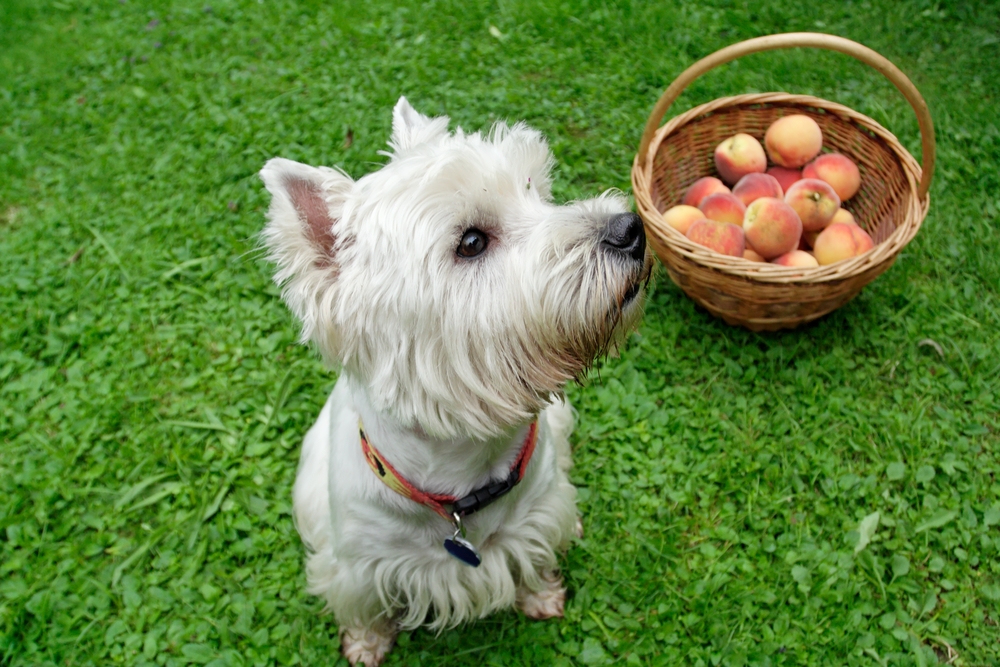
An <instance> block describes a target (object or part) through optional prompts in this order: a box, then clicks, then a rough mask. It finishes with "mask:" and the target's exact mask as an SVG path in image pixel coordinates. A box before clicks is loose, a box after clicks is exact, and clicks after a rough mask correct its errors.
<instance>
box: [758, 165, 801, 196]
mask: <svg viewBox="0 0 1000 667" xmlns="http://www.w3.org/2000/svg"><path fill="white" fill-rule="evenodd" d="M765 173H767V174H768V175H769V176H774V178H775V179H777V181H778V184H779V185H781V191H782V192H788V188H790V187H792V183H794V182H795V181H801V180H802V170H801V169H789V168H788V167H771V168H770V169H768V170H767V172H765Z"/></svg>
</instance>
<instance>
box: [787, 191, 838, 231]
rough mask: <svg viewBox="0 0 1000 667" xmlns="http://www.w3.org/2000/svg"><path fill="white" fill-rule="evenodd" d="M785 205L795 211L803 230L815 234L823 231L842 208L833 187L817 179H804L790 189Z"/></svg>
mask: <svg viewBox="0 0 1000 667" xmlns="http://www.w3.org/2000/svg"><path fill="white" fill-rule="evenodd" d="M785 203H786V204H788V205H789V206H791V207H792V208H793V209H795V212H796V213H798V214H799V219H800V220H801V221H802V229H804V230H805V231H807V232H814V231H817V230H819V229H823V228H824V227H826V226H827V225H828V224H830V220H831V219H833V214H834V213H836V212H837V209H838V208H840V197H838V196H837V193H836V192H835V191H834V189H833V187H832V186H831V185H830V184H829V183H827V182H825V181H821V180H819V179H817V178H803V179H802V180H801V181H799V182H797V183H795V184H794V185H792V187H790V188H788V192H786V193H785Z"/></svg>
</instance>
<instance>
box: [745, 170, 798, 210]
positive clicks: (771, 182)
mask: <svg viewBox="0 0 1000 667" xmlns="http://www.w3.org/2000/svg"><path fill="white" fill-rule="evenodd" d="M733 196H734V197H736V198H737V199H739V200H740V201H741V202H743V205H744V206H748V205H750V203H751V202H752V201H754V200H755V199H760V198H761V197H776V198H777V199H782V198H784V196H785V189H784V188H783V187H781V183H779V182H778V179H776V178H775V177H774V176H768V175H767V174H747V175H746V176H744V177H743V178H741V179H740V180H739V181H737V182H736V185H734V186H733Z"/></svg>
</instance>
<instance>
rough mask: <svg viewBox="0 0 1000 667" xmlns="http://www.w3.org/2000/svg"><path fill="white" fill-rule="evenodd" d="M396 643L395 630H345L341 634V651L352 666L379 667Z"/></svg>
mask: <svg viewBox="0 0 1000 667" xmlns="http://www.w3.org/2000/svg"><path fill="white" fill-rule="evenodd" d="M395 641H396V630H395V628H392V629H390V628H382V627H380V628H345V629H343V630H341V632H340V648H341V651H343V653H344V657H345V658H347V661H348V662H349V663H351V664H352V665H364V666H365V667H378V665H379V664H381V663H382V659H383V658H385V654H386V653H388V651H389V649H391V648H392V644H393V642H395Z"/></svg>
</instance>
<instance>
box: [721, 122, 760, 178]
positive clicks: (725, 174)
mask: <svg viewBox="0 0 1000 667" xmlns="http://www.w3.org/2000/svg"><path fill="white" fill-rule="evenodd" d="M715 168H716V169H718V170H719V174H720V175H721V176H722V180H724V181H725V182H726V183H728V184H730V185H732V184H733V183H735V182H736V181H738V180H740V179H741V178H743V177H744V176H746V175H747V174H754V173H764V170H765V169H767V155H765V154H764V147H763V146H761V145H760V142H759V141H757V140H756V139H754V138H753V137H751V136H750V135H749V134H744V133H743V132H740V133H739V134H734V135H733V136H731V137H729V138H728V139H726V140H725V141H723V142H722V143H721V144H719V145H718V146H716V147H715Z"/></svg>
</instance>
